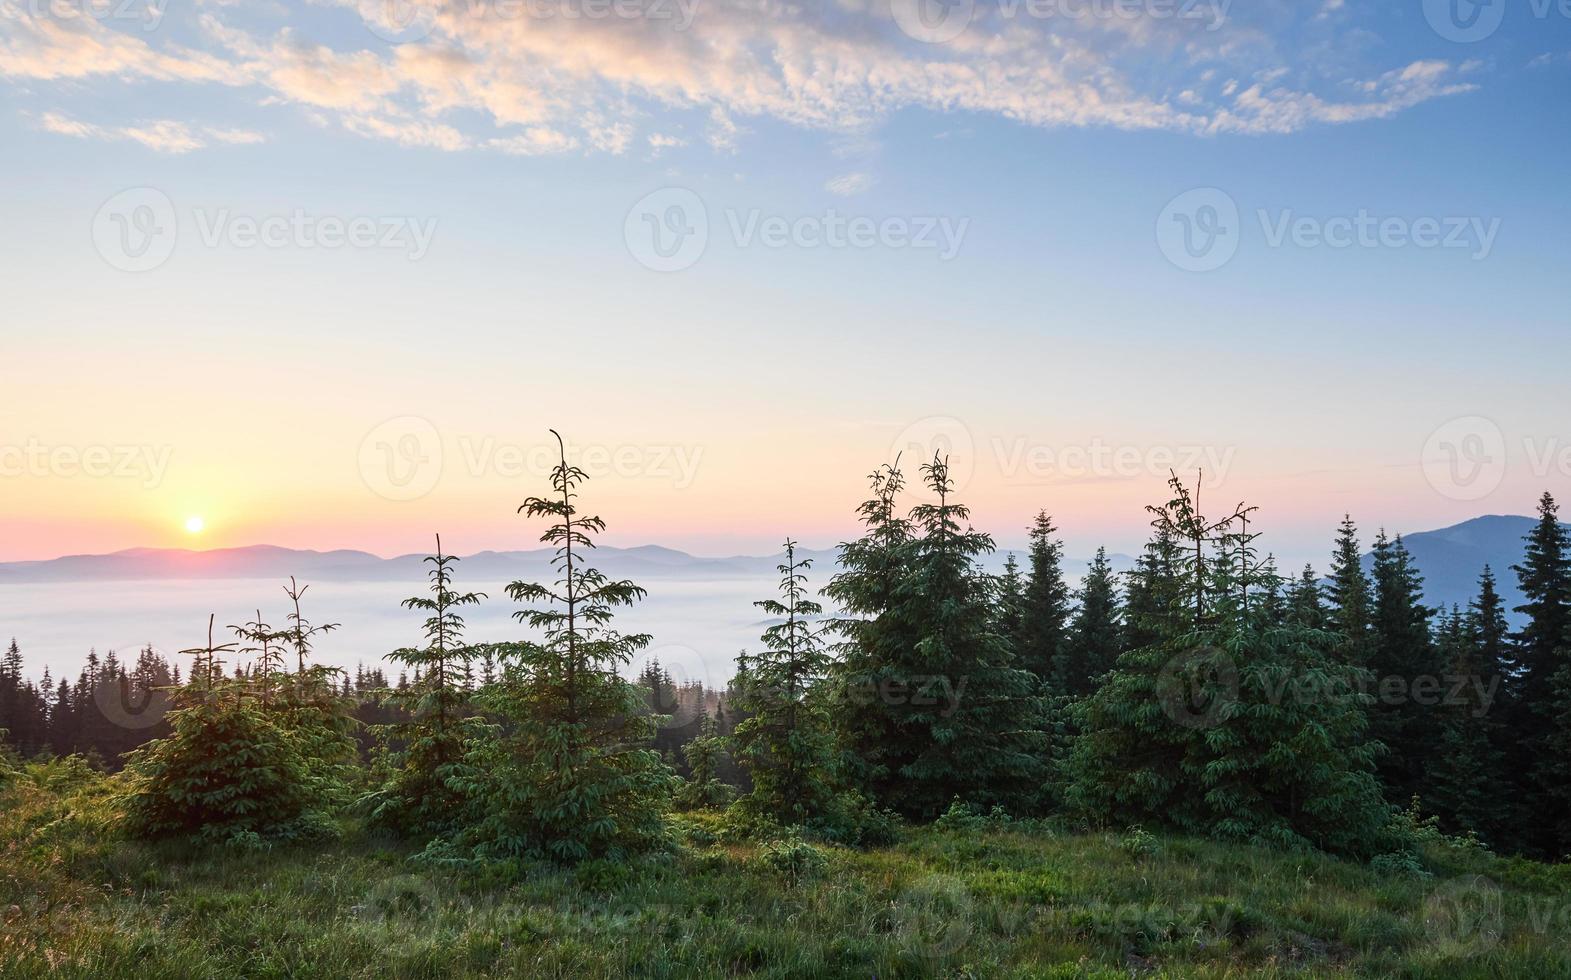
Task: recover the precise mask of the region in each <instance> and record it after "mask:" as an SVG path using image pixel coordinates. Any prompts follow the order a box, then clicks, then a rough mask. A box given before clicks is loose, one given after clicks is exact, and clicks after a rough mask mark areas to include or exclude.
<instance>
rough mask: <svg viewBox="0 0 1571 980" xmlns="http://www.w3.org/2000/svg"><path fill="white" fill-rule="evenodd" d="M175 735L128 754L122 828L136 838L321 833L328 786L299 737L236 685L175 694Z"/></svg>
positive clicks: (172, 714)
mask: <svg viewBox="0 0 1571 980" xmlns="http://www.w3.org/2000/svg"><path fill="white" fill-rule="evenodd" d="M175 703H176V705H177V706H176V708H175V710H173V711H171V712H170V714H169V718H168V720H169V723H170V725H171V726H172V728H173V732H172V733H171V734H170V736H169V737H168V738H163V739H157V740H155V741H152V742H149V743H147V744H146V745H144V746H142V747H141V748H139V749H136V750H135V751H133V752H131V753H130V754H129V755H128V756H127V767H126V769H127V776H128V779H129V781H130V782H129V787H128V791H127V793H126V795H125V801H124V802H125V814H126V824H127V828H128V829H129V830H130V832H131V833H133V834H135V835H137V836H142V837H167V836H174V835H179V834H193V833H194V834H197V835H199V836H201V837H202V838H203V839H206V840H227V839H235V840H241V839H243V838H236V837H235V835H236V834H237V833H239V834H244V833H247V832H249V833H254V834H257V835H260V836H265V837H272V838H295V837H314V836H320V835H321V834H322V833H323V832H324V831H325V829H326V828H327V827H328V826H329V825H328V824H327V822H326V819H325V813H324V811H325V810H326V809H328V808H329V806H330V805H331V802H332V796H333V793H332V788H331V787H330V786H328V785H326V784H325V783H324V781H323V780H322V779H321V778H320V777H319V776H316V775H313V773H312V771H311V767H310V766H309V765H308V764H307V761H306V759H305V756H304V753H303V752H302V750H301V744H300V740H299V739H298V738H297V737H296V736H295V735H294V733H292V732H290V731H288V730H287V729H285V728H283V727H281V726H280V725H279V724H278V723H277V722H276V721H275V719H274V717H272V716H271V715H270V714H268V713H266V712H264V711H263V710H262V709H261V707H260V706H259V705H257V704H256V703H255V702H253V701H250V700H248V699H247V698H245V697H244V696H243V694H242V692H241V690H240V689H239V688H238V687H231V686H220V687H216V688H211V689H208V690H204V691H195V690H192V689H189V688H188V689H186V690H184V691H181V692H179V693H178V694H177V695H176V702H175Z"/></svg>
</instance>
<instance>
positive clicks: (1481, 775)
mask: <svg viewBox="0 0 1571 980" xmlns="http://www.w3.org/2000/svg"><path fill="white" fill-rule="evenodd" d="M1507 629H1508V627H1507V625H1506V618H1505V604H1504V602H1502V600H1501V598H1500V594H1499V593H1498V592H1497V591H1496V589H1495V577H1494V573H1493V572H1492V571H1490V569H1489V568H1488V566H1485V568H1484V572H1483V575H1482V576H1481V577H1480V578H1479V583H1478V597H1477V598H1475V599H1474V600H1473V601H1472V603H1471V604H1470V605H1469V606H1468V611H1467V614H1466V616H1463V615H1462V614H1461V613H1460V612H1459V611H1457V610H1455V609H1453V610H1452V612H1451V614H1450V615H1449V616H1447V617H1446V618H1445V619H1444V621H1443V622H1441V623H1440V624H1439V626H1438V628H1437V630H1436V632H1437V636H1438V646H1439V654H1440V657H1441V660H1442V661H1443V662H1444V663H1445V664H1446V677H1445V681H1446V684H1445V687H1446V689H1447V690H1446V697H1445V699H1444V701H1443V702H1442V704H1441V706H1440V711H1439V714H1440V735H1439V739H1438V741H1437V742H1436V744H1435V746H1434V748H1433V751H1432V752H1431V753H1430V754H1429V758H1428V771H1427V776H1428V780H1427V783H1428V795H1427V797H1426V798H1425V804H1426V805H1427V807H1428V809H1430V810H1432V811H1433V812H1434V813H1435V814H1436V815H1437V816H1439V817H1440V820H1441V824H1442V826H1443V827H1444V828H1445V829H1446V830H1448V831H1450V832H1451V833H1454V834H1463V833H1468V832H1472V833H1475V834H1477V835H1478V836H1479V837H1480V838H1482V839H1483V840H1485V841H1487V842H1489V843H1490V844H1493V845H1495V846H1497V847H1498V846H1501V845H1503V844H1507V843H1511V841H1510V837H1509V835H1510V828H1511V827H1512V825H1513V824H1514V823H1515V822H1516V821H1515V819H1513V817H1514V816H1515V814H1513V809H1514V808H1513V806H1512V802H1511V798H1512V792H1511V787H1510V784H1509V782H1508V781H1507V778H1506V776H1507V773H1506V768H1505V765H1506V760H1505V754H1504V752H1503V751H1501V746H1502V743H1503V741H1504V733H1503V732H1502V731H1501V729H1500V721H1499V716H1498V714H1497V712H1498V711H1499V709H1500V708H1501V707H1502V705H1501V704H1500V702H1499V701H1498V698H1499V697H1500V695H1501V694H1502V693H1503V686H1504V681H1505V678H1506V671H1507V669H1508V659H1507V658H1508V655H1509V654H1508V652H1507V644H1508V643H1509V637H1508V635H1507Z"/></svg>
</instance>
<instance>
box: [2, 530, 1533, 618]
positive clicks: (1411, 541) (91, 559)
mask: <svg viewBox="0 0 1571 980" xmlns="http://www.w3.org/2000/svg"><path fill="white" fill-rule="evenodd" d="M1533 523H1534V519H1533V518H1531V517H1517V516H1504V515H1491V516H1487V517H1476V518H1474V519H1472V520H1470V521H1464V522H1463V523H1461V524H1457V525H1455V526H1454V527H1447V528H1441V529H1439V530H1436V531H1420V532H1417V533H1413V534H1406V535H1403V538H1402V540H1403V542H1404V543H1406V545H1407V549H1408V551H1410V552H1412V554H1413V559H1414V561H1415V562H1416V563H1417V565H1418V568H1419V571H1421V572H1422V573H1423V576H1424V598H1425V601H1426V602H1428V603H1429V604H1430V605H1432V606H1436V607H1439V606H1447V607H1449V606H1450V605H1451V604H1452V603H1457V604H1459V605H1462V606H1464V607H1465V606H1466V605H1467V602H1468V600H1469V599H1471V598H1473V596H1474V594H1475V593H1476V592H1477V589H1478V576H1479V573H1480V572H1482V571H1483V568H1484V566H1485V565H1486V564H1487V565H1489V566H1491V567H1492V568H1494V570H1495V577H1496V579H1498V581H1499V587H1500V592H1501V594H1502V595H1503V596H1504V597H1505V599H1506V604H1507V607H1508V608H1510V607H1513V606H1516V605H1518V604H1519V603H1520V602H1521V593H1520V592H1518V591H1517V587H1516V574H1515V573H1514V572H1512V571H1511V566H1512V565H1514V564H1516V563H1517V562H1519V561H1521V560H1522V550H1523V543H1522V539H1523V537H1524V536H1525V535H1526V534H1527V533H1528V531H1529V530H1531V529H1532V527H1533ZM1371 531H1372V529H1365V531H1364V533H1365V535H1366V536H1367V535H1368V534H1370V533H1371ZM1011 553H1012V554H1014V555H1015V558H1016V560H1017V561H1019V562H1020V565H1021V567H1022V569H1024V568H1026V567H1028V561H1029V559H1028V556H1027V554H1026V552H1025V551H1023V550H1015V549H1010V550H1000V551H997V552H995V553H993V554H992V555H990V556H988V558H987V560H986V561H985V566H986V567H987V569H988V570H989V571H994V572H997V571H1000V570H1002V568H1003V563H1004V558H1005V556H1006V555H1008V554H1011ZM797 555H798V557H807V558H812V559H813V563H814V567H815V581H820V582H822V581H824V580H827V577H828V576H829V575H831V574H833V572H834V568H835V551H834V550H833V549H822V550H814V549H800V548H799V549H798V550H797ZM423 557H424V556H423V555H418V554H411V555H399V556H397V557H395V558H382V557H379V556H377V555H373V554H371V553H369V552H365V551H349V550H340V551H308V550H300V549H294V548H280V547H276V546H274V545H252V546H249V547H244V548H219V549H215V550H212V551H188V550H185V549H180V548H132V549H129V550H127V551H117V552H115V553H113V554H109V555H69V556H66V557H63V558H55V559H52V560H49V561H22V562H9V563H0V583H23V582H75V581H137V580H160V579H267V578H272V579H283V578H288V577H289V576H290V575H294V576H296V577H298V578H300V579H301V580H302V581H306V582H313V581H320V582H390V581H405V582H414V581H419V580H421V579H422V578H423V576H424V574H425V573H424V569H423V568H422V565H421V559H422V558H423ZM781 557H782V556H781V555H778V554H777V555H756V556H747V555H739V556H734V557H728V558H702V557H697V556H694V555H690V554H687V553H686V552H683V551H677V550H675V549H673V548H665V547H661V546H659V545H641V546H638V547H632V548H596V549H595V550H594V563H595V565H596V566H597V567H599V568H600V569H601V570H602V571H604V572H605V573H606V574H608V575H613V576H616V577H619V578H620V577H626V578H631V579H633V580H634V581H637V580H639V579H641V578H649V579H684V580H690V581H701V580H704V579H725V580H734V579H737V578H751V577H759V578H766V579H768V580H769V581H771V582H772V581H773V578H772V576H773V575H774V571H775V566H776V565H777V564H779V562H780V559H781ZM550 558H551V551H550V549H547V548H535V549H530V550H525V551H482V552H479V553H478V554H474V555H469V556H466V557H464V559H463V563H462V564H461V565H460V569H461V572H460V574H461V575H462V577H463V580H465V581H471V582H506V581H512V580H514V579H532V580H538V579H542V578H545V577H548V576H549V573H550V569H549V568H548V563H549V561H550ZM1373 560H1374V559H1373V556H1372V555H1365V556H1364V567H1365V569H1366V570H1367V569H1369V568H1370V566H1371V565H1372V564H1373ZM1108 561H1109V563H1110V564H1111V565H1112V566H1113V569H1114V570H1115V571H1117V572H1124V571H1127V570H1129V569H1131V568H1133V567H1134V564H1135V563H1134V559H1133V558H1131V557H1130V556H1128V555H1123V554H1112V555H1109V556H1108ZM1088 564H1089V559H1086V558H1070V557H1066V558H1065V559H1064V561H1063V567H1064V573H1065V576H1066V577H1067V578H1068V579H1069V580H1070V582H1071V584H1073V583H1076V582H1078V580H1079V579H1080V577H1081V576H1083V575H1084V574H1085V569H1086V566H1087V565H1088Z"/></svg>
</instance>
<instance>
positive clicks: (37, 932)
mask: <svg viewBox="0 0 1571 980" xmlns="http://www.w3.org/2000/svg"><path fill="white" fill-rule="evenodd" d="M110 783H111V781H110V780H106V779H105V778H104V777H101V776H98V775H97V774H93V773H89V772H85V771H83V770H81V769H79V768H77V767H73V766H72V765H70V764H68V763H63V762H56V763H50V764H43V765H33V766H30V767H28V770H27V771H26V773H24V774H23V775H21V776H20V777H16V778H13V779H12V780H11V781H10V783H9V785H7V786H5V787H4V788H3V789H0V911H3V918H4V922H3V932H0V977H29V978H31V977H38V976H43V975H54V976H62V977H93V978H114V977H136V978H138V980H147V978H157V977H217V976H225V977H228V976H245V977H449V976H460V977H471V976H472V977H492V976H496V977H500V976H527V977H531V978H546V977H574V978H578V977H591V978H596V977H604V978H622V977H647V978H664V977H670V978H688V977H744V976H745V977H759V978H765V977H793V978H795V977H880V978H884V977H888V978H893V977H1003V978H1022V980H1023V978H1060V980H1069V978H1094V980H1111V978H1115V977H1130V976H1138V977H1173V978H1180V977H1182V978H1190V977H1193V978H1222V977H1333V976H1336V977H1342V976H1360V977H1445V978H1447V980H1466V978H1473V977H1499V978H1518V977H1551V978H1552V977H1567V978H1571V945H1568V943H1571V868H1567V867H1563V866H1562V867H1548V866H1544V865H1536V864H1531V863H1529V862H1523V861H1515V860H1512V861H1507V860H1501V859H1498V858H1495V857H1493V856H1490V855H1488V854H1485V853H1481V852H1477V851H1472V850H1467V849H1456V848H1441V847H1437V848H1435V849H1434V850H1433V853H1428V854H1426V855H1425V860H1426V864H1427V865H1428V866H1429V867H1430V868H1431V869H1432V873H1431V875H1430V876H1428V877H1425V876H1423V875H1418V874H1412V873H1400V872H1384V873H1380V872H1376V871H1372V870H1370V869H1368V868H1365V867H1362V866H1359V865H1355V864H1350V863H1347V862H1343V861H1338V860H1335V859H1332V858H1327V857H1321V856H1315V855H1294V854H1284V853H1280V852H1273V851H1266V850H1260V849H1255V848H1247V847H1236V846H1224V845H1220V844H1215V843H1210V842H1205V841H1198V840H1189V839H1181V838H1174V837H1167V836H1162V835H1150V834H1089V835H1088V834H1067V833H1055V832H1054V831H1052V830H1051V829H1049V828H1048V827H1045V826H1042V825H1037V824H1027V825H1016V824H1009V823H1007V822H998V821H986V822H984V823H983V825H981V826H971V827H966V828H959V829H953V830H944V829H940V828H934V827H928V828H911V829H908V830H905V831H904V832H903V833H902V838H901V840H900V841H899V842H898V843H897V844H895V845H894V846H891V847H888V848H882V849H877V850H871V851H851V850H844V849H839V848H830V847H818V848H814V853H811V854H806V853H793V852H792V851H793V849H792V846H791V845H783V846H782V845H775V846H756V845H751V844H728V843H723V842H721V841H720V840H719V839H717V838H718V836H719V835H717V833H716V831H717V830H718V825H717V823H716V822H715V821H713V820H710V819H707V818H701V817H700V818H679V819H677V820H675V821H674V831H675V834H674V836H675V837H676V838H677V839H678V840H679V841H680V842H679V843H677V844H676V845H675V846H673V848H672V849H671V851H670V852H669V853H663V854H659V855H655V856H652V857H649V858H646V859H643V860H640V861H638V862H636V863H633V864H628V865H610V864H605V863H590V864H587V865H584V866H581V867H579V868H576V869H564V868H558V867H552V866H530V867H524V868H516V869H511V870H510V871H509V872H507V873H501V872H498V873H496V874H490V875H474V874H468V875H457V874H449V873H443V872H431V871H427V870H421V869H419V868H417V867H416V866H414V865H411V864H410V863H409V862H408V860H407V858H408V855H409V854H410V853H411V850H412V849H411V848H409V847H407V846H404V845H401V844H398V843H397V842H393V841H390V840H385V839H380V838H376V837H373V836H369V835H366V834H365V833H363V832H361V831H360V830H359V829H358V828H357V827H354V826H348V827H346V830H345V836H344V837H343V839H342V840H340V841H337V842H333V843H326V844H318V845H300V846H294V847H289V848H284V849H276V850H258V851H236V850H226V849H197V848H195V847H193V846H191V845H189V844H182V843H181V842H166V843H161V844H157V845H148V844H140V843H136V842H131V841H125V840H121V839H119V838H118V837H117V835H116V833H115V831H114V823H113V816H114V814H113V804H112V801H111V797H110V789H111V787H110Z"/></svg>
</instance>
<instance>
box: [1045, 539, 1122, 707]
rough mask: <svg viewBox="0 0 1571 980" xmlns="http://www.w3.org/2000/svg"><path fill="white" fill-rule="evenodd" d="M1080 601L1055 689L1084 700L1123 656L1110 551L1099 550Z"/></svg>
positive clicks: (1059, 665)
mask: <svg viewBox="0 0 1571 980" xmlns="http://www.w3.org/2000/svg"><path fill="white" fill-rule="evenodd" d="M1079 598H1080V605H1079V608H1078V609H1076V610H1075V614H1074V621H1073V623H1072V624H1071V627H1070V631H1069V637H1068V639H1067V641H1066V642H1065V644H1064V652H1063V654H1062V655H1061V656H1060V657H1059V661H1058V665H1057V667H1056V669H1055V670H1054V675H1055V677H1056V681H1055V685H1054V687H1055V689H1056V690H1058V691H1060V692H1062V693H1064V694H1065V695H1068V696H1070V697H1076V698H1083V697H1086V696H1087V695H1089V694H1090V693H1091V692H1092V691H1094V690H1096V688H1097V686H1098V684H1099V683H1100V680H1101V678H1102V676H1103V675H1104V674H1106V673H1107V672H1108V671H1109V670H1112V669H1113V664H1114V663H1115V662H1116V661H1117V659H1118V655H1119V654H1120V653H1121V652H1122V645H1121V644H1122V642H1123V630H1122V626H1121V623H1120V615H1121V614H1120V610H1119V606H1118V584H1117V581H1116V579H1115V578H1114V576H1113V567H1112V565H1111V564H1109V563H1108V560H1107V549H1106V548H1098V549H1097V550H1096V557H1095V558H1094V559H1092V561H1091V567H1090V570H1089V571H1088V572H1087V573H1086V577H1085V582H1084V583H1083V584H1082V585H1081V588H1080V594H1079Z"/></svg>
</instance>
